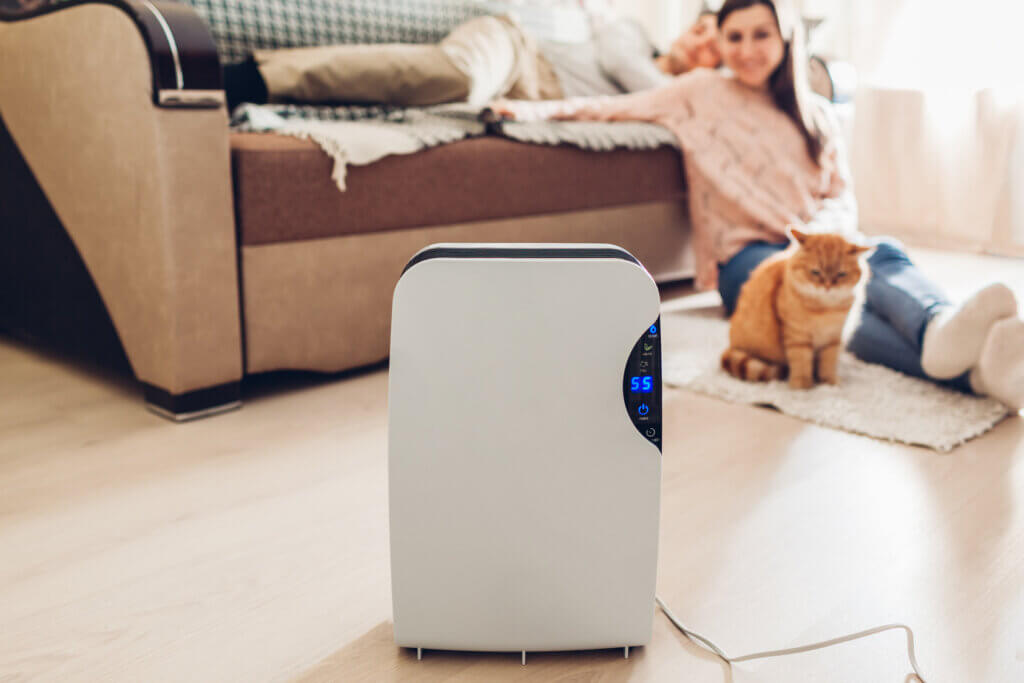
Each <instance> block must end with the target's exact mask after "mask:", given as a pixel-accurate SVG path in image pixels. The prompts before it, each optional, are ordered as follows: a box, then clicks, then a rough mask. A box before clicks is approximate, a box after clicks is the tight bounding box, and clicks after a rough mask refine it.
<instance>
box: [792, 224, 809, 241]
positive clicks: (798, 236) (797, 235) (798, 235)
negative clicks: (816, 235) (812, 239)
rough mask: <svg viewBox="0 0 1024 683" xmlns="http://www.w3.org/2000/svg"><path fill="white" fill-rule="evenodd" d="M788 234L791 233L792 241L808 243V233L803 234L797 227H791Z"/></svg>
mask: <svg viewBox="0 0 1024 683" xmlns="http://www.w3.org/2000/svg"><path fill="white" fill-rule="evenodd" d="M787 232H788V233H789V237H790V239H792V240H795V241H797V242H799V243H800V244H803V243H804V242H806V241H807V233H805V232H801V231H800V230H799V229H798V228H797V227H796V226H795V225H792V224H791V225H789V226H788V229H787Z"/></svg>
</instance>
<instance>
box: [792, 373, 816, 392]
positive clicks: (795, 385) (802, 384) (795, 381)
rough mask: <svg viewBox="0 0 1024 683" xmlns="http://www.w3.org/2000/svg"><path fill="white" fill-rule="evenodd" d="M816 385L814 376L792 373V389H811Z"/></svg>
mask: <svg viewBox="0 0 1024 683" xmlns="http://www.w3.org/2000/svg"><path fill="white" fill-rule="evenodd" d="M813 386H814V378H813V377H810V376H808V375H790V376H789V388H790V389H810V388H811V387H813Z"/></svg>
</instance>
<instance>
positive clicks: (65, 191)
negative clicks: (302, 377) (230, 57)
mask: <svg viewBox="0 0 1024 683" xmlns="http://www.w3.org/2000/svg"><path fill="white" fill-rule="evenodd" d="M179 74H180V75H179ZM219 87H220V74H219V64H218V61H217V55H216V51H215V49H214V46H213V41H212V39H211V38H210V35H209V32H208V31H207V30H206V28H205V26H203V24H202V22H201V20H200V19H199V18H198V16H197V15H196V14H195V12H194V10H192V8H190V7H188V6H186V5H180V4H178V3H174V2H159V1H157V2H151V1H148V0H143V1H141V2H140V1H138V0H106V1H104V2H95V1H93V2H81V1H78V0H65V1H57V0H0V119H2V121H0V122H2V123H3V127H2V130H3V131H5V133H6V134H7V135H9V137H10V143H11V144H9V145H7V146H6V147H3V146H0V149H10V150H13V151H12V152H11V154H16V155H17V156H18V160H19V161H23V163H21V165H20V167H21V168H25V169H26V170H25V171H24V173H26V174H29V175H31V181H32V182H33V183H35V184H36V185H38V187H39V189H40V190H41V192H42V194H43V195H45V199H46V201H47V202H48V203H49V205H50V207H51V208H52V211H51V212H50V214H51V215H52V216H55V217H56V218H55V220H56V221H58V222H59V224H60V227H61V228H63V230H64V231H66V233H67V235H68V236H69V237H70V241H71V242H72V243H73V245H74V248H75V249H76V250H77V252H78V254H79V255H80V256H81V261H82V262H83V263H84V265H85V268H86V269H87V270H88V274H89V275H90V277H91V279H92V281H93V282H94V283H95V285H96V289H97V290H98V292H99V295H100V297H101V298H102V301H103V304H104V305H105V307H106V309H107V311H108V312H109V315H110V320H111V321H112V322H113V325H114V327H115V329H116V332H117V336H118V338H119V339H120V341H121V344H122V346H123V347H124V351H125V354H126V356H127V358H128V360H129V362H130V363H131V366H132V370H133V371H134V373H135V375H136V377H137V378H138V379H139V380H141V381H142V382H143V383H144V384H145V385H146V387H147V394H148V395H149V394H152V395H153V396H161V397H163V398H164V399H166V400H165V401H164V402H165V403H169V404H171V405H172V406H173V405H175V404H180V405H187V406H188V407H189V408H191V409H194V410H199V409H201V406H199V405H198V404H197V403H196V402H195V401H179V399H181V398H182V397H185V396H188V395H195V394H196V392H207V393H206V394H203V395H217V396H222V395H223V392H220V391H215V392H212V394H211V393H210V392H209V391H208V390H210V389H211V388H217V387H223V386H224V385H232V384H234V385H235V387H236V391H235V393H236V394H237V382H238V381H239V379H240V378H241V375H242V343H241V324H240V295H239V289H238V271H237V258H238V256H237V248H236V241H235V228H234V214H233V207H232V190H231V171H230V156H229V147H228V135H229V133H228V126H227V114H226V111H225V105H224V99H223V91H222V90H220V89H219ZM7 161H8V160H6V159H0V165H4V164H5V163H6V162H7ZM15 165H17V164H15ZM11 185H18V183H11ZM21 185H22V186H25V184H24V183H22V184H21ZM5 202H6V203H8V205H11V203H17V202H19V197H17V196H12V195H11V190H10V188H9V187H7V186H0V205H3V204H4V203H5ZM44 220H46V219H45V217H42V216H22V217H21V220H20V221H19V224H17V225H11V226H8V227H9V229H10V230H12V231H24V232H25V233H26V234H27V235H28V236H29V237H28V238H29V239H31V235H32V231H33V230H34V229H38V227H39V226H38V225H34V224H33V223H34V222H35V221H44ZM30 294H31V293H28V294H27V295H30ZM168 397H169V398H168ZM174 410H175V409H172V412H174Z"/></svg>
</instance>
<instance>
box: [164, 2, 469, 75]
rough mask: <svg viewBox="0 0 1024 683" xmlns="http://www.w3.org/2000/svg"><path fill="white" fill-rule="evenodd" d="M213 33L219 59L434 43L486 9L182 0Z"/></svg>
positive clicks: (464, 5) (457, 5)
mask: <svg viewBox="0 0 1024 683" xmlns="http://www.w3.org/2000/svg"><path fill="white" fill-rule="evenodd" d="M182 1H183V2H184V3H185V4H187V5H191V6H192V7H194V8H195V10H196V12H198V13H199V16H201V17H202V18H203V20H204V21H205V22H206V25H207V26H208V27H209V29H210V33H212V34H213V39H214V41H215V42H216V43H217V50H218V52H219V53H220V59H221V62H223V63H225V64H229V63H232V62H238V61H241V60H243V59H245V57H246V56H247V55H248V54H249V52H250V51H251V50H253V49H257V48H261V49H266V48H281V47H305V46H311V45H334V44H351V43H434V42H437V41H439V40H441V38H443V37H444V36H445V35H447V34H448V33H449V32H450V31H451V30H452V29H453V28H455V27H456V26H458V25H459V24H460V23H462V22H464V21H466V20H467V19H471V18H472V17H476V16H481V15H485V14H489V12H488V11H487V9H486V8H485V7H483V6H482V3H480V2H476V1H474V0H182Z"/></svg>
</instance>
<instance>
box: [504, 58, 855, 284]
mask: <svg viewBox="0 0 1024 683" xmlns="http://www.w3.org/2000/svg"><path fill="white" fill-rule="evenodd" d="M502 106H503V108H507V109H509V110H511V111H512V112H513V113H514V114H515V116H516V118H517V119H520V120H530V119H538V118H554V119H576V120H587V121H626V120H628V121H649V122H651V123H657V124H660V125H662V126H664V127H666V128H668V129H669V130H671V131H672V132H673V133H674V134H675V136H676V138H678V140H679V146H680V148H681V149H682V151H683V161H684V164H685V168H686V178H687V184H688V186H689V193H688V196H689V207H690V219H691V223H692V225H693V235H694V248H695V250H696V254H697V286H698V287H699V288H701V289H709V288H713V287H715V286H716V285H717V283H718V267H717V264H720V263H725V262H726V261H728V260H729V259H730V258H732V257H733V256H734V255H735V254H736V253H737V252H738V251H740V250H741V249H742V248H743V247H744V246H746V245H747V244H749V243H751V242H756V241H768V242H780V241H785V240H786V228H787V226H788V225H790V224H793V225H797V226H801V225H802V226H804V227H803V228H802V229H805V230H806V231H808V232H838V233H841V234H844V235H846V236H847V237H851V238H853V237H856V236H857V207H856V202H855V200H854V198H853V192H852V183H851V180H850V173H849V167H848V164H847V161H846V153H845V149H844V147H843V142H842V136H841V134H840V131H839V126H838V124H837V122H836V118H835V115H834V112H832V110H831V107H830V106H829V105H828V103H827V102H826V101H825V100H824V99H822V98H816V100H815V106H818V107H822V108H823V112H824V114H825V115H824V116H823V117H822V118H823V119H824V120H825V121H826V122H827V126H826V129H825V131H824V132H825V135H826V146H825V151H824V153H823V155H822V164H821V166H820V167H819V166H818V165H817V164H815V163H814V162H813V161H812V160H811V158H810V156H809V155H808V153H807V146H806V144H805V142H804V138H803V136H802V135H801V134H800V131H799V129H798V128H797V127H796V124H794V123H793V121H792V119H790V118H789V117H788V116H787V115H786V114H785V113H784V112H783V111H782V110H780V109H779V108H778V107H776V106H775V103H774V102H773V101H772V98H771V95H770V94H769V93H768V92H763V91H758V90H754V89H751V88H749V87H747V86H744V85H743V84H741V83H739V82H738V81H736V80H735V79H733V78H731V77H729V76H725V75H723V74H721V73H719V72H717V71H710V70H707V69H698V70H695V71H692V72H690V73H687V74H684V75H682V76H679V77H677V78H675V79H673V80H672V82H671V83H669V84H667V85H665V86H663V87H660V88H656V89H653V90H646V91H643V92H637V93H633V94H630V95H619V96H612V97H580V98H574V99H570V100H562V101H553V102H529V103H527V102H504V103H502Z"/></svg>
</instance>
